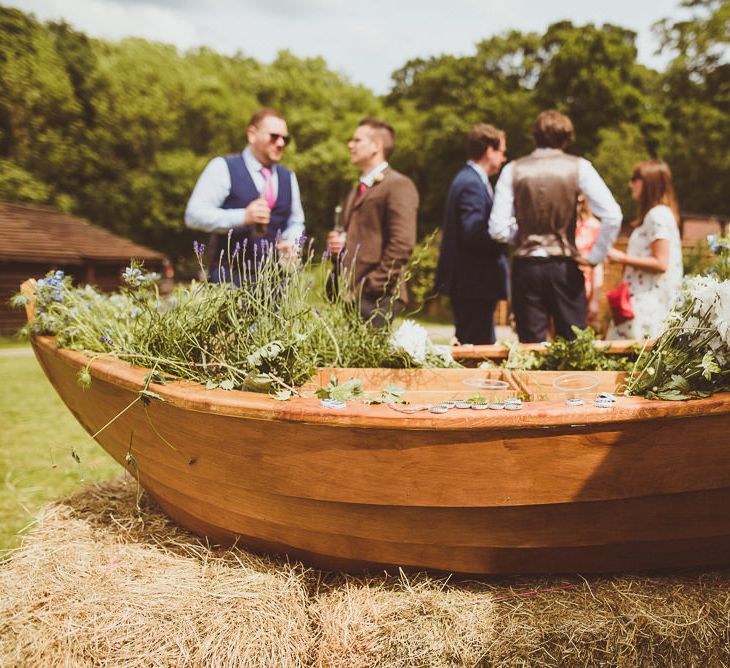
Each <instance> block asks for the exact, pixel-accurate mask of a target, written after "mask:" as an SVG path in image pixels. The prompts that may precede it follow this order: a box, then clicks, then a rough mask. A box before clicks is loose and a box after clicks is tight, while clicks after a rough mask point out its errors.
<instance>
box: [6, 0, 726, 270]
mask: <svg viewBox="0 0 730 668" xmlns="http://www.w3.org/2000/svg"><path fill="white" fill-rule="evenodd" d="M681 6H682V7H683V8H684V9H685V10H686V11H687V12H689V13H690V14H691V16H690V18H688V19H686V20H683V21H671V20H669V19H667V20H664V21H661V22H659V23H658V24H657V25H656V26H655V28H654V29H655V30H656V31H657V34H658V35H659V36H660V38H661V45H662V49H664V50H665V51H666V53H667V54H669V55H670V56H671V58H670V60H669V62H668V65H667V66H666V67H665V69H664V71H661V72H660V71H656V70H653V69H651V68H648V67H646V66H644V65H641V64H640V63H638V62H637V49H636V38H637V35H636V33H634V32H632V31H631V30H627V29H626V28H622V27H620V26H615V25H603V26H596V25H593V24H587V25H580V26H578V25H573V24H572V23H571V22H569V21H562V22H559V23H555V24H553V25H551V26H549V27H548V28H547V30H546V31H545V32H544V33H542V34H540V33H536V32H520V31H510V32H506V33H503V34H500V35H496V36H493V37H490V38H488V39H485V40H483V41H481V42H479V43H478V44H476V46H475V50H474V53H473V54H472V55H468V56H453V55H441V56H437V57H433V58H425V59H423V58H418V59H414V60H411V61H409V62H407V63H405V65H403V67H402V68H400V69H399V70H397V71H396V72H394V73H393V75H392V85H391V90H390V92H389V93H388V94H387V95H385V96H380V97H379V96H376V95H375V94H374V93H373V92H372V91H370V90H368V89H367V88H365V87H364V86H358V85H354V84H352V83H351V82H350V81H349V80H348V79H347V78H346V77H344V76H342V75H340V74H337V73H336V72H334V71H332V70H331V69H330V68H329V67H328V66H327V63H326V62H325V61H324V60H323V59H322V58H299V57H297V56H295V55H294V54H292V53H290V52H289V51H282V52H280V53H279V54H278V56H277V58H276V59H275V60H274V61H273V62H272V63H271V64H264V63H261V62H258V61H257V60H255V59H254V58H251V57H247V56H244V55H242V54H237V55H234V56H225V55H221V54H219V53H216V52H215V51H213V50H211V49H208V48H201V49H197V50H192V51H187V52H185V53H180V52H178V50H177V49H176V48H175V47H173V46H169V45H165V44H161V43H157V42H150V41H146V40H142V39H136V38H130V39H124V40H122V41H119V42H109V41H105V40H99V39H93V38H90V37H88V36H87V35H85V34H83V33H82V32H79V31H77V30H74V29H73V28H72V27H71V26H69V25H68V24H66V23H62V22H61V23H58V22H40V21H38V20H37V19H36V18H35V17H33V16H32V15H29V14H26V13H24V12H22V11H20V10H18V9H11V8H5V7H0V199H2V200H7V201H16V202H28V203H34V204H47V205H50V206H53V207H56V208H59V209H61V210H64V211H68V212H72V213H74V214H77V215H80V216H83V217H86V218H88V219H89V220H91V221H92V222H94V223H97V224H99V225H102V226H104V227H106V228H108V229H110V230H112V231H113V232H116V233H118V234H122V235H124V236H126V237H129V238H131V239H133V240H135V241H138V242H140V243H144V244H147V245H149V246H152V247H154V248H157V249H159V250H161V251H163V252H165V253H166V254H168V256H169V257H171V258H172V259H173V260H175V261H176V262H179V263H183V262H184V261H185V259H186V258H189V257H190V256H191V253H190V248H191V243H192V240H193V238H194V236H195V235H194V233H192V232H190V231H187V230H186V229H185V227H184V224H183V211H184V207H185V204H186V202H187V198H188V196H189V194H190V191H191V190H192V187H193V185H194V183H195V180H196V178H197V176H198V174H199V173H200V171H201V169H202V168H203V166H204V165H205V163H206V162H207V161H208V160H209V159H210V158H211V157H213V156H215V155H220V154H225V153H232V152H236V151H238V150H240V149H241V148H242V146H243V144H244V142H245V125H246V122H247V120H248V118H249V117H250V115H251V114H252V113H253V111H255V110H256V109H257V108H259V107H261V106H271V107H275V108H277V109H279V110H281V111H282V113H283V114H284V115H285V116H286V119H287V121H288V124H289V130H290V133H291V134H292V136H293V142H292V144H291V145H290V147H289V148H288V149H287V154H286V156H285V164H286V165H287V166H289V167H292V168H293V169H294V170H295V171H296V172H297V176H298V178H299V182H300V185H301V189H302V199H303V203H304V208H305V214H306V217H307V228H308V231H309V233H311V234H313V235H315V236H316V237H317V238H318V239H322V238H324V236H325V235H326V232H327V230H328V229H329V228H331V226H332V212H333V209H334V207H335V205H336V204H337V203H338V202H339V201H340V200H342V198H343V197H344V196H345V194H346V193H347V191H348V190H349V188H350V187H351V184H352V183H353V181H354V179H355V176H356V174H355V172H354V171H353V169H352V168H351V167H350V164H349V154H348V151H347V146H346V143H347V140H348V138H349V136H350V134H351V133H352V131H353V128H354V127H355V125H356V124H357V122H358V121H359V120H360V119H361V118H362V117H363V116H378V117H383V118H385V119H387V120H388V121H390V122H391V123H392V124H393V125H394V126H395V128H396V131H397V147H396V152H395V155H394V158H393V161H392V162H393V164H394V166H395V167H396V168H397V169H399V170H401V171H403V172H405V173H406V174H408V175H409V176H411V177H412V178H413V179H414V181H415V182H416V184H417V186H418V188H419V191H420V193H421V198H422V204H421V208H420V211H419V231H420V232H421V233H422V234H425V233H427V232H429V231H430V230H433V229H434V228H435V227H437V226H438V225H439V224H440V221H441V215H442V209H443V204H444V200H445V195H446V191H447V189H448V186H449V182H450V180H451V178H452V177H453V174H454V173H455V172H456V171H457V170H458V168H459V166H460V165H461V163H462V162H463V160H464V150H463V138H464V135H465V132H466V131H467V130H468V128H469V127H470V126H471V125H472V124H474V123H477V122H490V123H492V124H494V125H496V126H498V127H500V128H503V129H504V130H506V132H507V135H508V152H509V154H510V155H511V156H512V157H519V156H521V155H524V154H525V153H527V152H529V151H530V150H531V148H532V144H531V139H530V126H531V123H532V120H533V119H534V117H535V115H536V114H537V112H538V111H539V110H541V109H543V108H548V107H553V108H557V109H560V110H561V111H564V112H565V113H567V114H568V115H569V116H570V117H571V118H572V120H573V122H574V124H575V126H576V133H577V140H576V142H575V143H574V144H573V145H572V147H571V148H570V150H571V151H572V152H574V153H577V154H580V155H584V156H585V157H587V158H588V159H590V160H592V161H593V162H594V164H595V165H596V167H597V168H598V169H599V171H600V172H601V173H602V174H603V175H604V177H605V178H606V181H607V183H608V184H609V186H610V187H611V189H612V190H613V192H614V193H615V194H616V196H617V198H618V199H619V201H620V203H621V204H622V207H623V208H624V212H625V213H626V214H627V215H630V214H631V213H632V212H633V208H632V206H631V203H630V201H629V199H628V197H627V188H626V180H627V178H628V176H629V174H630V170H631V167H632V165H633V163H634V162H636V161H638V160H640V159H643V158H646V157H649V156H653V157H660V158H662V159H664V160H666V161H667V162H668V163H669V164H670V165H671V167H672V169H673V171H674V174H675V183H676V185H677V189H678V193H679V198H680V202H681V204H682V208H683V210H685V211H692V212H699V213H712V214H718V215H721V216H730V194H728V193H729V192H730V189H729V188H728V186H729V185H730V151H729V150H728V149H729V148H730V63H729V62H728V57H727V47H728V41H730V37H729V36H730V1H728V0H683V2H682V3H681Z"/></svg>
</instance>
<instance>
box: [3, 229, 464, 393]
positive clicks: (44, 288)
mask: <svg viewBox="0 0 730 668" xmlns="http://www.w3.org/2000/svg"><path fill="white" fill-rule="evenodd" d="M297 250H298V252H297V253H296V257H294V258H290V257H283V256H280V254H279V253H278V252H277V250H276V248H275V247H273V246H267V247H266V250H265V251H264V253H263V254H262V255H261V256H260V257H257V258H256V262H255V266H256V269H255V279H254V277H252V275H251V272H252V269H251V265H250V264H248V265H244V263H243V262H242V261H241V255H242V253H241V249H240V248H239V247H236V248H234V249H232V250H231V249H230V248H229V249H228V253H229V258H228V259H229V260H230V264H231V266H234V267H238V273H239V275H241V276H244V280H242V281H241V285H240V286H238V285H236V284H235V283H234V282H233V281H232V280H231V281H230V282H227V283H210V282H208V281H207V280H203V281H193V282H192V283H190V284H187V285H179V286H177V287H176V288H175V290H174V291H173V293H172V294H171V295H170V296H168V297H167V298H164V299H163V298H161V296H160V294H159V292H158V288H157V279H158V278H159V277H158V276H157V275H155V274H151V273H147V272H145V271H144V270H143V268H142V267H141V266H140V265H139V264H133V265H132V266H131V267H129V268H127V270H126V271H125V273H124V275H123V278H124V282H125V285H126V287H125V288H123V289H122V290H121V291H120V292H118V293H114V294H111V295H104V294H101V293H100V292H98V291H97V290H95V289H94V288H92V287H91V286H88V285H87V286H84V287H74V286H73V285H72V284H71V279H70V278H69V277H66V276H64V275H63V273H62V272H51V273H49V274H48V276H46V278H44V279H41V280H40V281H38V283H37V286H36V292H35V320H33V322H31V323H30V324H29V326H28V329H29V333H31V334H53V335H55V336H56V341H57V344H58V346H59V347H62V348H70V349H72V350H80V351H84V352H86V353H89V354H90V355H91V356H92V359H93V358H94V357H98V356H99V355H112V356H114V357H118V358H119V359H123V360H126V361H128V362H131V363H133V364H136V365H138V366H144V367H149V368H151V369H153V370H154V371H155V372H156V374H157V375H158V376H160V374H162V375H170V376H175V377H179V378H184V379H189V380H194V381H197V382H200V383H203V384H205V385H206V386H207V387H209V388H213V387H222V388H224V389H245V390H253V391H262V392H283V393H284V395H286V393H294V392H295V391H296V388H297V387H298V386H300V385H302V384H303V383H305V382H306V381H307V380H308V379H309V378H310V377H311V376H312V374H313V373H314V372H315V371H316V369H317V368H319V367H323V366H329V367H338V366H339V367H392V368H408V367H450V366H458V365H456V363H455V362H453V360H452V359H451V355H450V353H449V349H448V347H446V346H435V345H434V344H432V343H431V342H430V340H429V339H428V336H427V334H426V331H425V330H424V329H423V328H422V327H420V326H418V325H417V324H415V323H413V322H410V321H406V322H404V323H403V324H402V325H401V326H400V328H398V329H396V328H395V327H394V325H393V323H392V321H391V322H388V323H387V324H386V326H385V327H382V328H377V327H374V326H373V325H372V324H371V323H370V322H366V321H364V320H363V319H362V318H361V317H360V316H359V313H358V305H357V303H355V302H354V301H352V300H350V299H348V298H347V296H346V295H347V273H346V272H344V271H343V274H344V277H343V279H342V280H340V281H339V282H338V284H337V287H336V288H335V289H334V294H332V292H333V291H332V289H330V290H329V292H330V294H329V295H325V292H326V290H325V286H326V285H327V284H328V279H329V276H330V274H331V272H332V266H333V265H332V262H331V261H330V259H329V257H326V256H325V257H323V258H322V261H321V262H316V263H315V262H314V261H313V251H312V249H311V246H309V247H307V248H305V247H303V246H302V245H301V244H300V245H299V247H298V249H297ZM195 251H196V256H197V257H198V261H199V262H200V266H201V271H203V269H204V268H203V263H202V257H203V252H204V249H203V246H202V245H198V244H197V243H196V244H195ZM325 255H326V254H325ZM302 256H303V257H302ZM234 273H235V272H234ZM203 274H204V271H203ZM14 301H15V303H16V304H17V305H21V304H23V303H25V302H26V301H27V297H26V296H24V295H17V296H16V297H15V300H14ZM84 377H85V378H89V375H88V373H87V374H85V376H84Z"/></svg>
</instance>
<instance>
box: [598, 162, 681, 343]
mask: <svg viewBox="0 0 730 668" xmlns="http://www.w3.org/2000/svg"><path fill="white" fill-rule="evenodd" d="M629 183H630V186H631V197H632V198H633V199H635V200H637V201H638V202H639V217H638V219H637V220H638V221H641V222H640V224H639V225H637V227H635V228H634V231H633V232H632V233H631V237H630V238H629V245H628V248H627V249H626V252H625V253H624V252H622V251H620V250H617V249H615V248H613V249H611V250H610V251H609V253H608V258H609V260H611V261H612V262H618V263H620V264H623V265H624V276H623V280H624V281H626V282H627V283H628V284H629V288H630V292H631V302H632V304H633V309H634V317H633V318H632V319H631V320H626V321H625V322H622V323H620V324H615V323H612V324H611V326H610V327H609V330H608V334H607V335H606V338H607V339H642V338H644V337H646V336H649V337H652V338H653V337H656V336H657V335H658V334H659V333H660V332H661V330H662V323H663V322H664V319H665V318H666V316H667V314H668V313H669V310H670V308H671V306H672V301H673V299H674V298H675V297H676V296H677V294H678V293H679V288H680V285H681V283H682V244H681V242H680V238H679V228H678V226H677V223H678V221H679V211H678V207H677V200H676V198H675V195H674V186H673V185H672V172H671V171H670V170H669V166H668V165H667V164H666V163H665V162H663V161H661V160H644V161H643V162H640V163H639V164H638V165H636V167H635V168H634V173H633V175H632V177H631V181H630V182H629Z"/></svg>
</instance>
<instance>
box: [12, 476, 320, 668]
mask: <svg viewBox="0 0 730 668" xmlns="http://www.w3.org/2000/svg"><path fill="white" fill-rule="evenodd" d="M130 487H132V488H133V487H134V485H125V484H124V483H115V484H113V485H106V486H104V487H103V488H98V487H97V488H91V489H89V490H86V491H85V492H82V493H81V494H79V495H77V496H76V497H74V498H72V499H70V500H69V501H68V502H67V503H61V504H58V505H55V506H50V507H48V508H46V509H45V511H44V512H43V513H42V514H41V516H40V518H39V520H38V525H37V527H36V528H35V529H34V530H33V531H32V532H31V534H30V535H29V536H28V537H27V538H26V539H25V540H24V541H23V545H22V547H21V548H20V549H19V550H17V551H16V553H15V554H14V555H12V556H11V558H10V560H9V561H8V562H7V563H6V564H4V565H3V567H2V569H0V665H3V666H45V665H54V666H57V665H67V666H98V665H105V666H106V665H113V666H124V667H130V668H131V667H133V666H135V667H136V666H140V667H142V666H144V667H145V668H147V667H149V666H180V665H187V666H211V665H215V666H277V667H278V666H299V665H302V664H303V663H305V661H306V657H307V656H308V654H309V652H310V645H311V642H312V633H311V631H310V629H309V621H308V617H307V611H306V603H307V592H306V587H305V586H304V578H303V574H302V572H301V570H298V569H295V568H292V567H288V566H286V565H285V564H280V565H279V566H278V568H274V566H273V565H266V564H265V563H264V562H262V561H261V560H258V559H256V558H254V557H252V556H251V555H248V554H247V553H245V552H243V551H241V550H233V551H227V552H224V553H216V552H214V551H210V550H208V549H207V548H205V547H204V546H203V545H201V544H200V543H199V542H197V541H196V540H195V539H194V538H193V537H191V536H189V535H187V536H184V537H182V540H181V535H180V534H181V532H180V531H179V530H178V529H176V528H174V527H172V525H170V523H169V522H167V520H166V519H165V518H164V517H163V516H162V515H161V514H159V513H150V512H146V513H145V514H144V515H143V517H144V521H140V520H139V519H138V515H137V514H136V513H135V511H134V505H135V504H134V491H133V489H130ZM105 491H107V492H108V494H107V495H105V494H104V492H105ZM100 496H106V497H108V498H104V499H101V498H99V497H100ZM152 536H154V538H152Z"/></svg>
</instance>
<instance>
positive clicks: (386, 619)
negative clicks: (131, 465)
mask: <svg viewBox="0 0 730 668" xmlns="http://www.w3.org/2000/svg"><path fill="white" fill-rule="evenodd" d="M137 501H138V499H137V488H136V484H135V483H134V481H127V482H123V481H117V482H113V483H105V484H103V485H97V486H92V487H88V488H86V489H84V490H82V491H81V492H79V493H77V494H76V495H74V496H73V497H70V498H68V499H65V500H64V501H61V502H59V503H57V504H54V505H51V506H49V507H47V508H45V509H44V510H43V512H42V513H41V514H40V516H39V518H38V521H37V524H36V526H35V528H34V529H33V530H32V531H31V532H30V533H29V535H28V536H26V538H25V539H24V541H23V544H22V546H21V547H20V548H19V549H18V550H17V551H15V553H14V554H12V555H11V557H10V558H9V559H8V560H7V561H6V562H5V563H4V564H2V565H0V665H2V666H23V667H26V666H31V667H33V668H36V666H39V667H43V666H69V667H71V666H73V667H74V668H75V667H76V666H115V667H116V666H121V667H125V668H126V667H132V666H135V667H136V666H145V667H147V666H221V667H223V666H277V667H278V666H318V667H319V668H324V667H331V668H339V667H344V666H347V667H348V668H350V667H355V668H357V667H366V666H367V667H368V668H369V667H370V666H373V667H376V666H389V667H390V666H394V667H399V668H405V667H407V666H422V667H430V666H561V667H568V668H569V667H572V666H581V667H582V666H587V665H589V666H622V667H639V666H682V667H685V666H713V667H714V666H730V577H729V576H730V571H728V570H718V571H711V572H683V573H673V574H664V575H646V574H642V575H621V576H610V577H609V576H604V577H592V578H590V579H585V578H582V577H580V576H570V577H541V578H536V577H533V578H524V577H522V578H503V579H474V580H466V579H462V580H456V579H453V578H452V579H445V578H443V577H432V576H430V575H428V574H423V573H420V574H412V575H408V576H405V575H403V574H400V576H398V577H393V576H390V577H389V576H386V575H383V576H382V577H369V578H355V577H351V576H345V575H342V574H337V573H320V572H318V571H313V570H307V569H305V568H304V567H302V566H298V565H292V564H289V563H287V562H286V561H282V560H277V559H268V558H264V557H257V556H254V555H251V554H249V553H247V552H246V551H244V550H242V549H238V548H231V549H220V548H214V547H211V546H207V545H205V544H204V543H202V542H201V541H200V540H199V539H197V538H196V537H195V536H193V535H191V534H190V533H188V532H186V531H184V530H182V529H180V528H179V527H178V526H176V525H175V524H174V523H173V522H172V521H170V520H169V519H168V518H167V517H166V516H165V515H164V514H163V513H161V512H160V511H159V509H157V508H156V506H155V505H154V504H152V503H151V502H150V501H149V500H148V499H147V498H146V496H145V495H142V497H141V498H140V499H139V507H137Z"/></svg>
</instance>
